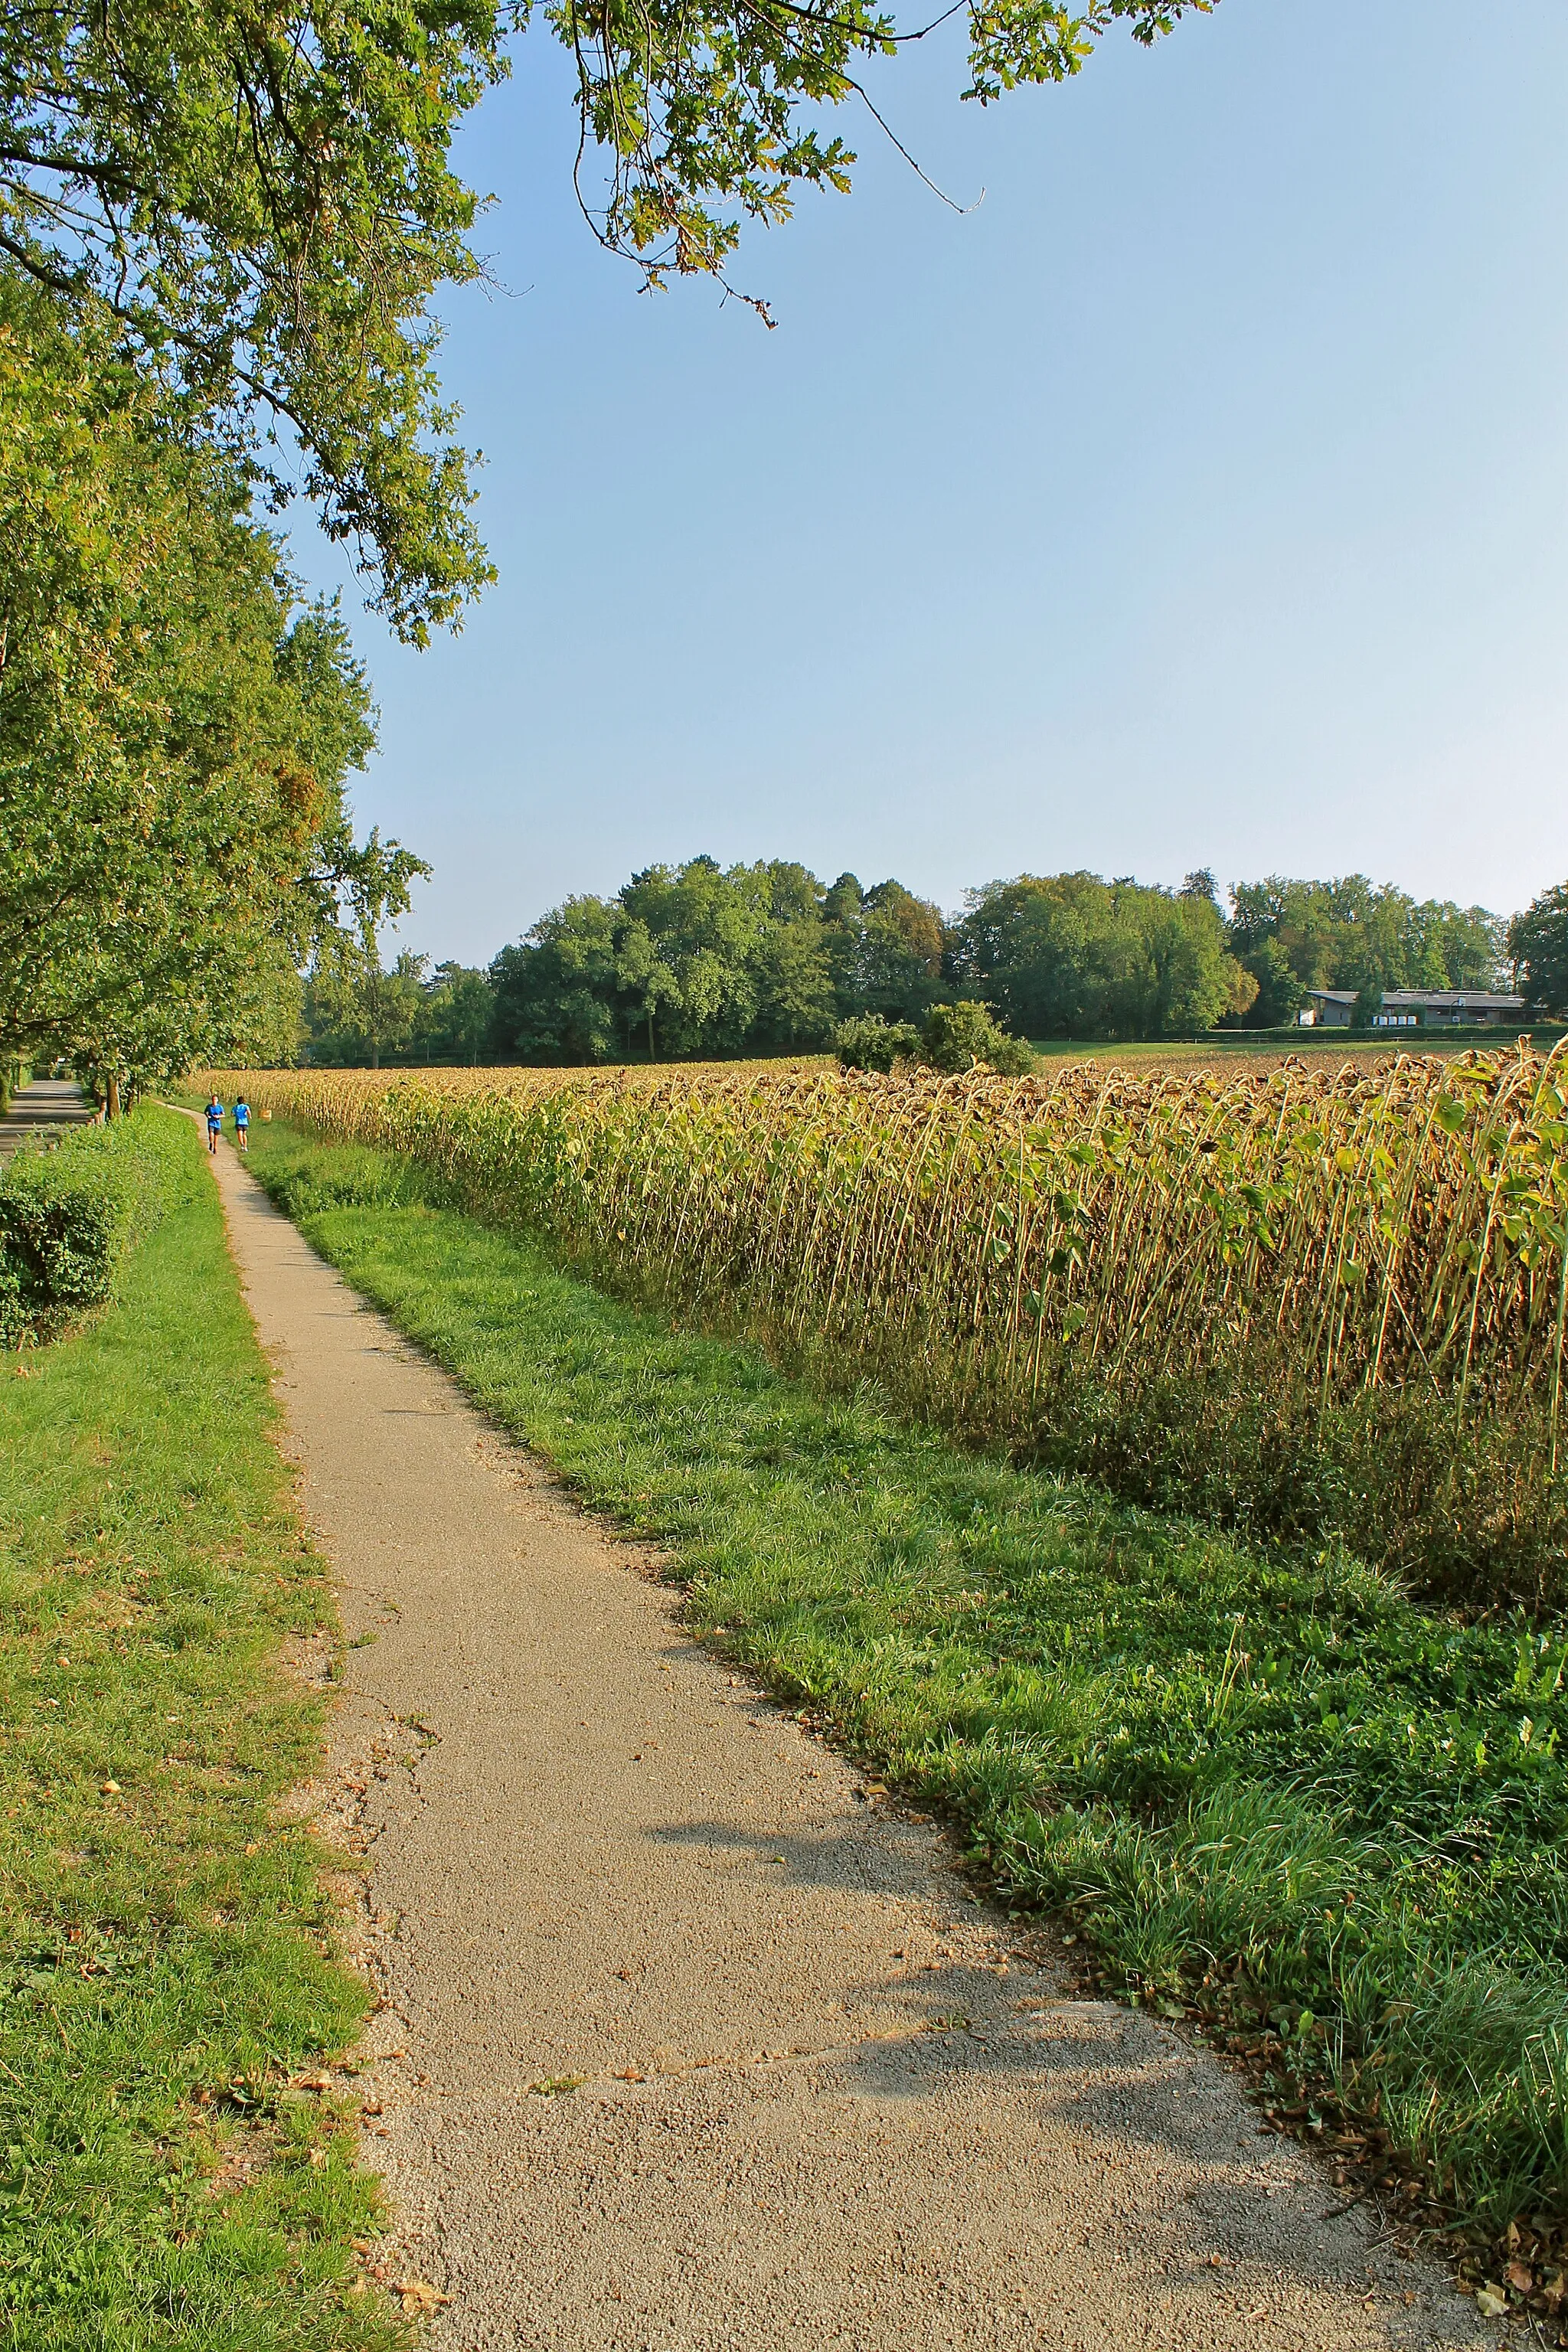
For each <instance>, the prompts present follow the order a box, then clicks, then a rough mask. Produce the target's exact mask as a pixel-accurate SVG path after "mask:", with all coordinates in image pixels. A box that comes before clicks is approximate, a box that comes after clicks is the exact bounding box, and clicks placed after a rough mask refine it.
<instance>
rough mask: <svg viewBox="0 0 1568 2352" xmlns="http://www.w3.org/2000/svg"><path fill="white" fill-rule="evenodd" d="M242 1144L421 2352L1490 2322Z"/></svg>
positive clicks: (249, 1268) (1302, 2336) (257, 1281)
mask: <svg viewBox="0 0 1568 2352" xmlns="http://www.w3.org/2000/svg"><path fill="white" fill-rule="evenodd" d="M216 1168H217V1175H218V1181H219V1182H220V1184H221V1185H222V1187H223V1192H224V1196H225V1200H226V1205H227V1209H228V1214H229V1226H230V1232H231V1234H232V1238H233V1244H234V1248H235V1252H236V1255H237V1258H238V1261H239V1265H240V1267H241V1270H242V1272H243V1275H244V1278H245V1282H246V1286H247V1291H248V1294H249V1297H250V1302H251V1307H252V1309H253V1311H254V1313H255V1316H256V1319H257V1323H258V1328H259V1330H260V1334H261V1339H262V1341H263V1343H264V1345H265V1346H266V1348H267V1349H268V1352H269V1354H270V1355H271V1357H272V1359H273V1360H274V1362H275V1363H276V1365H277V1367H278V1389H279V1396H280V1398H281V1401H282V1402H283V1405H284V1407H285V1409H286V1412H287V1414H288V1420H289V1432H290V1442H291V1445H292V1448H293V1450H294V1451H295V1452H296V1453H297V1454H298V1458H299V1460H300V1464H301V1465H302V1466H303V1472H304V1492H305V1500H306V1505H307V1507H308V1510H309V1513H310V1520H311V1523H312V1525H313V1527H314V1528H315V1529H316V1531H317V1533H318V1535H319V1537H320V1538H321V1542H322V1543H323V1544H324V1546H325V1547H326V1549H327V1550H328V1551H329V1553H330V1554H331V1558H332V1559H333V1561H334V1563H335V1565H336V1568H337V1571H338V1577H339V1580H340V1584H341V1591H342V1610H343V1615H344V1619H345V1622H346V1627H347V1633H348V1636H349V1640H350V1643H351V1644H352V1645H353V1646H351V1649H350V1652H349V1661H348V1688H347V1692H346V1695H345V1696H344V1698H343V1701H342V1705H341V1706H340V1707H339V1709H338V1712H337V1716H336V1722H335V1731H334V1735H333V1741H332V1748H331V1760H330V1767H329V1771H328V1776H327V1777H328V1781H329V1785H330V1789H331V1796H332V1801H333V1804H334V1805H335V1808H336V1812H337V1816H338V1819H339V1822H340V1825H341V1828H342V1833H343V1835H344V1836H345V1838H346V1839H347V1840H348V1842H349V1843H352V1844H353V1846H355V1847H356V1848H357V1849H358V1850H360V1851H362V1852H363V1853H365V1854H366V1855H367V1856H368V1858H369V1874H368V1880H367V1882H366V1892H365V1897H364V1900H363V1904H359V1905H357V1906H356V1908H355V1909H354V1910H353V1912H352V1913H351V1936H352V1940H353V1946H354V1948H355V1949H356V1951H357V1952H358V1953H359V1954H360V1955H361V1957H362V1958H363V1965H364V1966H365V1967H366V1968H367V1969H369V1970H370V1972H371V1973H372V1975H373V1976H374V1979H375V1981H376V1983H377V1984H378V1986H379V1987H380V1989H381V1990H382V1991H383V1993H384V1997H385V2007H384V2009H383V2010H382V2011H379V2012H378V2014H377V2015H376V2016H375V2017H374V2019H373V2021H372V2026H373V2034H372V2042H371V2048H372V2049H373V2051H374V2052H375V2053H376V2056H375V2059H374V2063H373V2064H372V2065H371V2066H370V2068H369V2069H368V2071H367V2072H366V2073H365V2074H363V2076H362V2077H361V2078H360V2079H361V2085H362V2089H363V2096H364V2099H365V2103H366V2106H367V2110H368V2120H367V2130H368V2132H369V2133H370V2134H372V2135H374V2136H373V2137H368V2138H367V2141H366V2146H367V2147H368V2149H369V2150H370V2153H371V2155H372V2158H373V2159H374V2162H375V2163H376V2165H377V2166H378V2167H379V2168H380V2169H381V2170H382V2171H383V2173H384V2176H385V2179H386V2184H387V2189H388V2191H389V2193H390V2197H391V2200H392V2204H393V2207H394V2210H395V2214H396V2217H397V2243H396V2247H395V2253H394V2255H393V2257H392V2258H391V2260H390V2262H389V2264H388V2268H387V2276H388V2278H389V2279H392V2278H403V2277H409V2278H419V2279H423V2280H426V2281H429V2282H432V2283H433V2284H435V2285H436V2286H437V2287H438V2288H439V2289H441V2290H442V2291H443V2292H444V2293H445V2294H447V2295H449V2296H450V2298H451V2300H450V2301H449V2303H447V2304H445V2305H442V2306H441V2308H440V2314H439V2317H438V2320H437V2326H436V2330H435V2336H436V2341H437V2344H438V2345H440V2346H441V2347H487V2352H489V2347H518V2352H556V2347H560V2352H645V2347H646V2348H647V2352H719V2347H731V2346H738V2347H746V2352H763V2347H766V2348H767V2352H777V2347H807V2346H810V2347H818V2346H825V2345H826V2346H843V2347H855V2352H926V2347H933V2352H934V2347H965V2352H970V2347H999V2352H1000V2348H1001V2347H1007V2352H1011V2347H1026V2346H1027V2347H1036V2346H1050V2347H1080V2352H1103V2348H1104V2347H1123V2346H1126V2347H1157V2352H1176V2347H1183V2352H1185V2347H1205V2352H1210V2347H1214V2352H1218V2347H1226V2352H1231V2347H1235V2352H1241V2347H1247V2352H1253V2347H1260V2346H1261V2347H1268V2346H1275V2345H1278V2346H1281V2347H1310V2352H1341V2347H1352V2346H1353V2347H1385V2346H1390V2345H1400V2346H1421V2347H1430V2346H1438V2345H1444V2346H1447V2345H1466V2346H1469V2345H1474V2344H1477V2343H1483V2342H1485V2341H1487V2340H1488V2335H1489V2331H1488V2330H1487V2329H1486V2327H1485V2325H1484V2323H1482V2322H1481V2321H1480V2320H1479V2318H1478V2315H1477V2313H1476V2311H1475V2307H1474V2305H1471V2304H1468V2303H1466V2302H1464V2301H1463V2300H1462V2299H1460V2298H1459V2297H1458V2296H1457V2295H1455V2294H1452V2293H1451V2292H1450V2291H1449V2289H1448V2287H1447V2284H1446V2283H1445V2281H1444V2280H1443V2279H1442V2277H1441V2276H1440V2275H1439V2274H1438V2273H1436V2271H1434V2270H1431V2269H1428V2268H1427V2267H1426V2266H1425V2265H1424V2264H1417V2263H1410V2262H1406V2261H1404V2260H1401V2259H1400V2258H1399V2257H1398V2256H1397V2254H1396V2253H1395V2252H1394V2250H1393V2249H1392V2248H1389V2247H1386V2246H1384V2247H1382V2248H1379V2247H1378V2246H1376V2245H1375V2243H1374V2242H1373V2236H1372V2234H1371V2230H1372V2225H1371V2224H1369V2222H1368V2220H1367V2219H1366V2217H1365V2215H1364V2211H1363V2209H1361V2208H1355V2209H1352V2210H1351V2211H1349V2212H1342V2211H1337V2210H1335V2209H1336V2208H1337V2207H1338V2205H1339V2203H1340V2200H1339V2198H1338V2197H1337V2196H1336V2194H1335V2192H1334V2191H1333V2190H1332V2189H1331V2188H1330V2187H1329V2186H1328V2185H1327V2180H1326V2176H1325V2174H1324V2172H1323V2171H1322V2170H1321V2168H1318V2167H1316V2166H1314V2165H1311V2164H1310V2163H1309V2162H1308V2160H1307V2159H1306V2158H1304V2157H1303V2156H1302V2155H1301V2154H1300V2151H1299V2150H1298V2149H1297V2148H1295V2147H1293V2146H1292V2145H1291V2144H1289V2142H1286V2141H1282V2140H1280V2139H1278V2138H1275V2137H1271V2136H1269V2135H1268V2134H1265V2133H1263V2132H1261V2131H1260V2130H1258V2127H1257V2126H1256V2124H1255V2122H1254V2119H1253V2116H1252V2115H1251V2113H1250V2111H1249V2110H1248V2108H1247V2105H1245V2103H1244V2102H1243V2100H1242V2099H1241V2098H1240V2097H1239V2095H1237V2089H1236V2087H1235V2085H1234V2084H1233V2083H1232V2081H1231V2080H1230V2078H1229V2077H1228V2076H1227V2075H1226V2073H1225V2072H1224V2071H1223V2069H1222V2068H1221V2067H1220V2066H1219V2065H1218V2064H1217V2063H1215V2061H1214V2060H1213V2059H1212V2058H1210V2057H1208V2056H1207V2055H1205V2054H1202V2053H1194V2052H1193V2051H1192V2050H1190V2049H1188V2048H1186V2047H1185V2046H1184V2044H1183V2043H1182V2042H1180V2041H1178V2040H1177V2039H1176V2038H1175V2037H1174V2036H1173V2035H1172V2034H1171V2033H1169V2032H1166V2031H1165V2030H1164V2029H1163V2028H1162V2027H1160V2026H1159V2025H1157V2024H1154V2023H1152V2021H1149V2020H1148V2019H1146V2018H1143V2017H1141V2016H1136V2015H1132V2014H1130V2013H1128V2012H1126V2011H1121V2010H1118V2009H1115V2008H1112V2007H1110V2006H1108V2005H1106V2004H1102V2003H1100V2002H1098V2001H1085V2000H1074V1999H1071V1998H1068V1997H1064V1996H1063V1994H1062V1992H1061V1991H1060V1990H1059V1988H1058V1981H1057V1979H1055V1978H1054V1976H1053V1974H1052V1973H1051V1971H1050V1969H1049V1967H1048V1964H1037V1962H1036V1961H1033V1960H1031V1959H1030V1958H1027V1957H1026V1956H1025V1954H1024V1952H1023V1950H1022V1948H1021V1947H1020V1944H1019V1940H1018V1937H1017V1932H1016V1930H1013V1929H1010V1928H1009V1926H1008V1923H1007V1921H1006V1920H1005V1918H1004V1917H1003V1916H1001V1915H1000V1914H998V1913H995V1912H993V1911H991V1910H988V1909H986V1908H984V1906H979V1905H977V1904H976V1903H975V1902H974V1901H973V1898H972V1897H971V1896H970V1895H969V1894H968V1892H967V1890H966V1888H965V1885H964V1883H963V1879H962V1878H961V1877H960V1876H959V1875H958V1874H956V1872H955V1871H954V1870H953V1868H952V1860H951V1854H950V1850H949V1849H948V1847H947V1846H946V1844H945V1843H944V1842H943V1841H942V1837H941V1836H940V1835H939V1834H938V1832H936V1831H935V1830H933V1829H931V1828H929V1827H926V1826H922V1825H921V1823H919V1822H916V1821H912V1820H910V1819H906V1818H902V1817H900V1814H899V1813H898V1812H896V1811H894V1810H893V1809H891V1808H890V1807H889V1805H888V1804H887V1803H886V1802H885V1801H882V1800H881V1799H880V1798H879V1796H878V1795H877V1794H876V1793H875V1791H868V1788H867V1784H866V1783H865V1782H864V1781H863V1780H862V1779H861V1778H860V1777H859V1776H858V1774H857V1773H855V1772H854V1771H852V1770H851V1769H848V1767H847V1766H846V1765H845V1764H843V1763H842V1762H840V1761H839V1760H838V1759H837V1758H836V1757H835V1756H834V1755H832V1754H831V1753H830V1752H829V1751H828V1750H827V1749H826V1748H823V1747H821V1746H819V1745H818V1744H817V1743H816V1741H815V1740H814V1739H812V1738H810V1737H809V1736H808V1735H807V1734H806V1733H805V1731H804V1730H803V1729H802V1728H801V1727H799V1726H798V1725H797V1724H796V1723H795V1721H794V1720H793V1719H792V1718H791V1717H789V1716H787V1715H785V1714H784V1713H782V1712H780V1711H779V1710H777V1709H776V1708H774V1707H773V1706H771V1705H770V1704H769V1703H767V1702H766V1701H764V1700H762V1699H760V1698H759V1697H758V1696H756V1694H755V1692H754V1691H753V1690H752V1689H751V1688H749V1687H748V1686H747V1685H746V1684H745V1683H744V1682H743V1681H742V1680H740V1679H738V1678H736V1677H734V1676H731V1675H729V1674H728V1673H727V1672H726V1670H725V1669H724V1667H723V1666H722V1665H721V1664H717V1663H716V1662H715V1661H714V1660H713V1659H712V1658H710V1656H708V1655H707V1654H705V1653H704V1652H702V1651H701V1650H700V1649H698V1648H696V1647H695V1646H694V1645H693V1644H692V1643H691V1642H690V1641H689V1640H688V1639H687V1638H686V1637H685V1636H684V1634H683V1633H682V1632H681V1630H680V1626H679V1622H678V1615H677V1606H678V1604H677V1600H676V1598H675V1597H674V1596H673V1595H672V1594H671V1593H670V1592H669V1591H668V1590H667V1589H665V1588H662V1587H661V1586H660V1585H658V1583H657V1582H656V1581H654V1580H652V1579H651V1578H650V1576H649V1575H648V1574H647V1572H646V1570H647V1563H646V1562H644V1561H642V1560H641V1559H639V1557H638V1555H637V1554H636V1553H635V1552H634V1551H633V1550H632V1549H630V1548H629V1547H627V1546H626V1545H624V1544H620V1543H617V1542H616V1541H614V1540H613V1539H611V1538H609V1537H608V1536H606V1535H605V1533H604V1532H603V1530H601V1529H600V1528H598V1527H597V1526H596V1525H595V1524H594V1523H593V1522H592V1521H591V1520H588V1519H586V1518H584V1517H583V1516H582V1515H581V1514H580V1513H578V1512H577V1511H576V1510H575V1509H574V1507H572V1505H571V1504H570V1503H569V1502H568V1501H567V1500H565V1499H564V1498H563V1496H561V1495H560V1494H559V1493H557V1492H556V1491H555V1490H554V1489H552V1486H551V1485H550V1483H549V1481H548V1480H547V1478H546V1477H545V1476H544V1475H542V1473H541V1471H540V1470H539V1468H538V1467H537V1465H534V1464H533V1463H532V1462H531V1460H530V1458H529V1457H528V1456H527V1455H526V1454H524V1453H523V1452H521V1450H520V1449H519V1448H517V1447H515V1446H513V1445H511V1444H509V1443H508V1442H507V1441H506V1440H505V1439H503V1438H501V1437H500V1436H499V1435H498V1434H497V1433H495V1432H494V1431H493V1430H492V1429H491V1428H490V1427H489V1424H488V1423H486V1422H485V1421H484V1420H482V1419H481V1418H480V1417H479V1415H478V1414H477V1413H475V1412H473V1411H472V1410H471V1409H470V1408H469V1407H468V1405H467V1404H466V1403H465V1402H464V1400H463V1398H462V1397H461V1395H460V1394H459V1392H458V1390H457V1389H456V1388H455V1387H454V1385H453V1384H452V1383H451V1382H450V1381H448V1380H447V1378H446V1376H445V1375H444V1374H443V1373H441V1372H440V1371H438V1370H436V1369H434V1368H433V1367H432V1366H431V1365H430V1364H429V1363H427V1362H426V1360H424V1359H423V1358H421V1357H420V1356H419V1355H418V1354H417V1353H416V1351H415V1350H414V1349H412V1348H411V1347H410V1346H408V1345H407V1343H406V1342H405V1341H404V1340H402V1339H400V1338H399V1337H398V1336H397V1334H396V1333H395V1331H393V1330H392V1329H391V1328H390V1327H389V1326H388V1325H387V1324H386V1323H385V1322H384V1321H383V1320H382V1319H381V1318H380V1317H379V1316H377V1315H375V1314H374V1313H372V1312H370V1311H369V1310H368V1309H367V1308H365V1307H363V1306H362V1305H361V1304H360V1303H359V1301H358V1300H357V1299H356V1298H355V1297H354V1296H353V1293H352V1292H351V1291H350V1290H348V1289H347V1288H346V1287H345V1286H344V1285H343V1284H342V1282H341V1281H340V1280H339V1278H338V1276H336V1275H335V1274H333V1273H332V1272H331V1270H330V1269H329V1268H328V1267H327V1266H325V1265H322V1264H321V1261H320V1259H318V1258H317V1257H316V1256H315V1255H313V1254H312V1253H311V1252H310V1250H309V1249H308V1248H307V1247H306V1246H305V1244H304V1243H303V1242H302V1241H301V1240H300V1237H299V1235H298V1234H296V1233H295V1231H294V1229H293V1228H292V1226H290V1225H289V1223H287V1222H286V1221H285V1220H284V1219H283V1218H282V1217H280V1216H279V1215H278V1214H277V1213H276V1212H275V1211H274V1210H273V1209H272V1208H271V1207H270V1206H269V1205H268V1202H266V1200H265V1198H264V1197H263V1195H262V1194H261V1192H259V1190H258V1187H257V1186H256V1185H255V1184H254V1182H253V1181H252V1180H251V1179H250V1178H249V1176H248V1175H247V1174H246V1172H245V1171H243V1170H242V1169H241V1168H240V1167H239V1166H238V1164H237V1161H236V1160H235V1159H234V1156H233V1154H232V1152H231V1151H230V1150H228V1149H227V1148H225V1150H223V1151H222V1153H221V1154H220V1155H219V1158H218V1160H217V1162H216Z"/></svg>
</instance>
